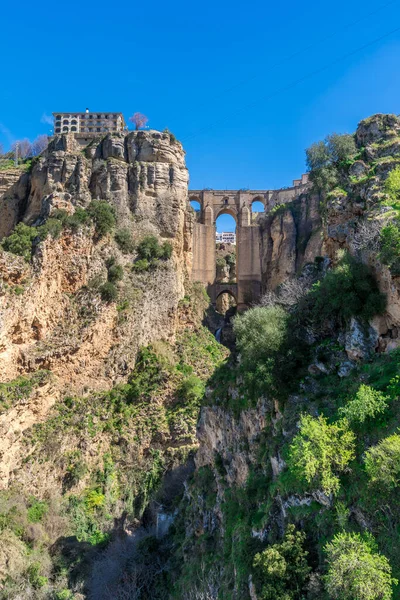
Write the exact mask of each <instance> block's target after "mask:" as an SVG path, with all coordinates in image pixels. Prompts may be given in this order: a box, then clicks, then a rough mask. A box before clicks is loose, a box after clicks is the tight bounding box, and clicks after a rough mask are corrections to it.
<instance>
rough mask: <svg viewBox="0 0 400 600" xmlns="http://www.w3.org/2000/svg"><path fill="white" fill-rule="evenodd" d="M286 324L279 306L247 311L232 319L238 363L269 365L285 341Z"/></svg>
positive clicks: (285, 317)
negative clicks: (239, 354)
mask: <svg viewBox="0 0 400 600" xmlns="http://www.w3.org/2000/svg"><path fill="white" fill-rule="evenodd" d="M287 321H288V315H287V313H286V312H285V311H284V310H283V308H281V307H279V306H260V307H256V308H251V309H250V310H247V311H246V312H245V313H244V314H242V315H238V316H236V317H235V319H234V321H233V329H234V332H235V335H236V345H237V347H238V349H239V351H240V353H241V355H242V360H243V361H244V362H245V363H247V364H250V365H254V364H256V363H258V362H265V363H269V362H271V361H272V359H273V357H274V356H275V355H276V353H277V352H278V351H279V349H280V348H281V347H282V344H283V342H284V340H285V338H286V335H287Z"/></svg>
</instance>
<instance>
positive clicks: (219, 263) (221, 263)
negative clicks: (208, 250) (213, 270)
mask: <svg viewBox="0 0 400 600" xmlns="http://www.w3.org/2000/svg"><path fill="white" fill-rule="evenodd" d="M216 264H217V267H219V268H220V269H223V268H224V267H225V266H226V260H225V258H224V257H223V256H217V261H216Z"/></svg>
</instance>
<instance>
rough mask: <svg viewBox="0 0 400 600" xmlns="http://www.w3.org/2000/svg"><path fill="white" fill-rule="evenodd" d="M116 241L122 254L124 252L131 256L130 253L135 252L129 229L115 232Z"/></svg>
mask: <svg viewBox="0 0 400 600" xmlns="http://www.w3.org/2000/svg"><path fill="white" fill-rule="evenodd" d="M114 237H115V241H116V242H117V244H118V246H119V248H120V250H121V252H123V253H124V254H129V253H130V252H133V250H134V245H133V239H132V234H131V232H130V231H129V229H125V228H123V229H118V230H117V231H116V232H115V236H114Z"/></svg>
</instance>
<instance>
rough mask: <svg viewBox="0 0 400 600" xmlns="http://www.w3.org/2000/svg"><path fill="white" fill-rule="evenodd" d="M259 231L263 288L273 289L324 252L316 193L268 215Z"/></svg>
mask: <svg viewBox="0 0 400 600" xmlns="http://www.w3.org/2000/svg"><path fill="white" fill-rule="evenodd" d="M261 231H262V234H261V270H262V274H263V289H264V290H265V291H268V290H274V289H275V288H276V287H277V286H278V285H279V284H281V283H282V282H283V281H285V280H286V279H288V278H291V277H295V276H296V274H298V273H299V272H300V271H301V269H302V267H303V266H304V265H306V264H307V263H309V262H313V261H314V259H315V257H316V256H321V254H322V253H323V229H322V218H321V213H320V210H319V198H318V196H316V195H309V194H307V195H302V196H300V198H298V199H297V200H294V201H293V202H291V203H289V204H288V205H286V206H284V207H282V208H279V209H278V210H277V211H276V213H272V214H271V215H267V216H266V218H265V220H264V222H263V223H262V224H261Z"/></svg>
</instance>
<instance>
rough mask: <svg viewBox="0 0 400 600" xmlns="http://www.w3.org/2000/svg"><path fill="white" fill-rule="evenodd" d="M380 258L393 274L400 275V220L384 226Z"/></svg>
mask: <svg viewBox="0 0 400 600" xmlns="http://www.w3.org/2000/svg"><path fill="white" fill-rule="evenodd" d="M380 243H381V251H380V254H379V259H380V260H381V261H382V263H383V264H384V265H386V266H388V267H389V269H390V270H391V272H392V273H393V275H400V221H398V220H396V221H395V222H393V223H389V224H388V225H385V227H382V230H381V234H380Z"/></svg>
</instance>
